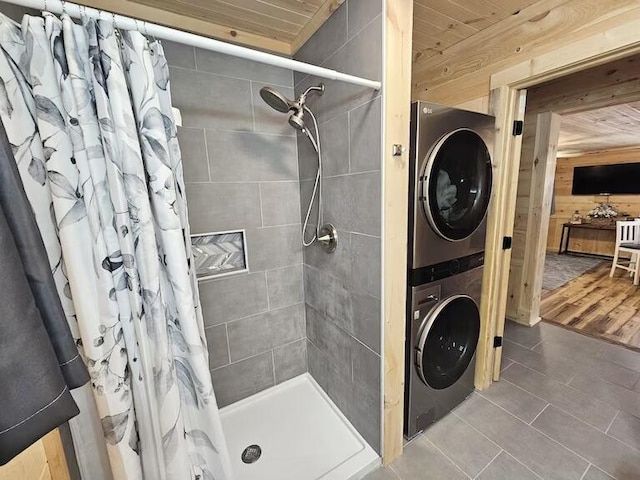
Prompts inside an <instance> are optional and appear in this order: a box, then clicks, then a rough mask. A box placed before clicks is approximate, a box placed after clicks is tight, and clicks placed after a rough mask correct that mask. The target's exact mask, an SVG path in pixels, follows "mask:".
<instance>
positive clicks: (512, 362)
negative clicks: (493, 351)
mask: <svg viewBox="0 0 640 480" xmlns="http://www.w3.org/2000/svg"><path fill="white" fill-rule="evenodd" d="M505 358H506V357H502V359H503V360H504V359H505ZM507 360H509V361H510V362H511V363H510V364H509V365H507V366H506V367H504V368H503V369H502V370H500V380H502V374H503V373H504V372H506V371H507V370H508V369H509V367H511V366H513V365H514V364H515V363H516V362H515V360H511V359H510V358H507ZM500 363H502V360H501V361H500ZM500 380H498V381H500Z"/></svg>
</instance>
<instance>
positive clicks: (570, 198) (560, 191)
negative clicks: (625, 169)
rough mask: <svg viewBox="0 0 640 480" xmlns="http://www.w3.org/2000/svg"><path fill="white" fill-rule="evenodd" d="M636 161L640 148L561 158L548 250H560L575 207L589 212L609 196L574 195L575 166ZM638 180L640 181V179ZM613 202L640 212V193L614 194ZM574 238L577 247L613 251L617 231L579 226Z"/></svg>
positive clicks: (590, 251) (588, 249)
mask: <svg viewBox="0 0 640 480" xmlns="http://www.w3.org/2000/svg"><path fill="white" fill-rule="evenodd" d="M633 162H640V148H637V149H631V150H611V151H608V152H594V153H590V154H587V155H583V156H578V157H569V158H559V159H558V162H557V168H556V174H555V184H554V198H555V212H554V213H552V214H551V219H550V222H549V236H548V238H547V249H548V250H555V251H557V249H558V245H559V243H560V235H561V231H562V224H563V223H565V222H567V221H568V220H569V219H570V218H571V215H572V214H573V212H574V211H575V210H579V211H580V213H581V214H582V215H583V216H586V214H587V212H588V211H589V210H591V209H592V208H593V207H595V206H597V205H598V204H599V203H600V202H602V201H603V200H605V198H603V197H602V196H599V195H571V185H572V182H573V168H574V167H578V166H580V167H583V166H592V165H611V164H614V163H633ZM638 181H639V182H640V179H638ZM609 202H610V203H611V204H612V205H614V206H615V207H617V208H618V210H620V211H621V212H624V213H628V214H630V215H633V216H638V215H640V195H611V197H609ZM571 238H572V240H571V245H572V249H574V250H580V251H585V252H589V253H598V254H602V255H613V247H614V240H615V234H614V232H602V231H586V230H576V231H575V232H572V234H571Z"/></svg>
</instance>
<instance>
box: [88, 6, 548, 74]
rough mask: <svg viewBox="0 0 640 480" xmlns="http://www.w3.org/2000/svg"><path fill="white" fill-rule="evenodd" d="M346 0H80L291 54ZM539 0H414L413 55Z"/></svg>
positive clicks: (432, 52)
mask: <svg viewBox="0 0 640 480" xmlns="http://www.w3.org/2000/svg"><path fill="white" fill-rule="evenodd" d="M344 1H345V0H80V3H83V4H86V5H89V6H94V7H98V8H103V9H105V10H110V11H115V12H116V13H121V14H128V15H131V16H135V17H137V18H142V19H146V20H149V21H153V22H156V23H161V24H165V25H171V26H177V27H179V28H182V29H185V30H189V31H192V32H194V33H199V34H206V35H209V36H212V37H217V38H221V39H223V40H230V41H234V42H236V43H241V44H245V45H248V46H252V47H259V48H263V49H265V50H272V51H275V52H278V53H283V54H292V53H295V52H296V51H297V50H298V48H300V47H301V46H302V45H303V44H304V42H306V41H307V40H308V39H309V38H310V37H311V35H313V33H315V31H316V30H317V29H318V28H320V26H321V25H322V24H323V23H324V22H325V21H326V20H327V19H328V18H329V16H331V14H332V13H333V12H334V11H335V10H336V9H337V8H338V7H340V5H341V4H343V3H344ZM360 1H364V2H367V1H374V0H360ZM378 1H379V0H378ZM536 1H537V0H415V1H414V27H413V42H414V45H413V57H414V61H418V60H419V61H420V62H423V61H425V60H427V59H429V58H431V57H434V56H437V55H440V54H442V52H443V50H445V49H447V48H449V47H451V46H452V45H455V44H457V43H459V42H461V41H462V40H464V39H466V38H468V37H470V36H472V35H474V34H476V33H478V32H480V31H481V30H484V29H486V28H488V27H490V26H492V25H494V24H496V23H498V22H500V21H501V20H505V19H507V18H509V17H511V16H513V15H517V14H518V13H519V12H520V11H521V10H522V9H524V8H526V7H528V6H530V5H531V4H533V3H536Z"/></svg>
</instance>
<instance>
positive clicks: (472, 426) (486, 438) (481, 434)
mask: <svg viewBox="0 0 640 480" xmlns="http://www.w3.org/2000/svg"><path fill="white" fill-rule="evenodd" d="M483 398H484V397H483ZM452 414H453V415H455V416H456V418H458V419H459V420H460V421H461V422H462V423H464V424H466V425H467V426H468V427H469V428H471V429H472V430H475V431H476V432H477V433H478V434H479V435H480V436H481V437H483V438H484V439H485V440H486V441H488V442H491V443H492V444H493V445H495V446H496V447H497V448H499V449H501V450H502V451H504V452H505V453H506V454H507V455H509V456H510V457H511V458H513V459H514V460H515V461H516V462H518V463H519V464H520V465H522V466H523V467H524V468H526V469H527V470H529V471H530V472H531V473H533V474H534V475H535V476H536V477H538V478H541V477H540V475H538V474H537V473H536V472H534V471H533V470H531V469H530V468H529V467H527V466H526V465H525V464H524V463H522V462H521V461H520V460H518V458H517V457H516V456H515V455H512V454H510V453H509V452H508V451H506V450H505V449H504V448H502V447H501V446H500V445H498V444H497V443H496V442H494V441H493V440H491V439H490V438H489V437H487V436H486V435H485V434H484V433H483V432H481V431H480V430H478V429H477V428H476V427H475V426H474V425H472V424H471V423H469V422H467V421H466V420H465V419H464V418H462V417H461V416H460V415H457V414H456V413H455V411H453V412H452ZM516 418H518V417H516ZM518 420H519V419H518ZM521 421H522V420H521ZM523 423H524V422H523Z"/></svg>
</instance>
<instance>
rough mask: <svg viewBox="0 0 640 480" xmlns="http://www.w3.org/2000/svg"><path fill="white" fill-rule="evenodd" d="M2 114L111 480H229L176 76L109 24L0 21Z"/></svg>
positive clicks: (141, 41) (155, 54)
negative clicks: (174, 100) (79, 360)
mask: <svg viewBox="0 0 640 480" xmlns="http://www.w3.org/2000/svg"><path fill="white" fill-rule="evenodd" d="M0 47H1V48H2V52H0V118H1V119H2V122H3V124H4V125H5V129H6V130H7V135H8V137H9V140H10V142H11V144H12V148H13V151H14V156H15V158H16V162H17V164H18V169H19V171H20V175H21V178H22V181H23V183H24V186H25V190H26V192H27V196H28V198H29V201H30V203H31V205H32V207H33V210H34V213H35V215H36V219H37V222H38V226H39V228H40V231H41V234H42V236H43V239H44V242H45V246H46V248H47V253H48V255H49V260H50V263H51V267H52V271H53V273H54V278H55V281H56V285H57V286H58V291H59V293H60V295H61V298H62V300H63V306H64V308H65V312H66V314H67V317H68V319H69V323H70V325H71V328H72V332H73V334H74V336H75V338H76V339H77V344H78V348H79V349H80V351H81V353H82V355H83V357H84V359H85V361H86V362H87V365H88V367H89V372H90V374H91V379H92V381H91V385H92V389H93V394H94V397H95V402H96V406H97V410H98V413H99V416H100V422H101V425H102V430H103V433H104V442H106V445H107V452H108V455H109V462H110V465H111V469H112V472H113V476H114V478H115V479H117V480H119V479H126V480H134V479H147V480H156V479H169V480H174V479H175V480H187V479H193V480H196V479H198V480H213V479H215V480H227V479H230V478H231V466H230V460H229V457H228V453H227V449H226V445H225V441H224V437H223V434H222V427H221V422H220V417H219V414H218V409H217V405H216V400H215V396H214V393H213V388H212V384H211V378H210V375H209V371H208V354H207V349H206V344H205V340H204V330H203V322H202V316H201V312H200V303H199V299H198V295H197V288H196V281H195V273H194V271H193V269H192V261H191V260H192V255H191V243H190V238H189V226H188V221H187V206H186V201H185V191H184V181H183V176H182V164H181V158H180V148H179V146H178V141H177V137H176V127H175V124H174V121H173V115H172V111H171V98H170V91H169V72H168V66H167V63H166V60H165V57H164V54H163V51H162V46H161V45H160V44H159V43H158V42H153V43H149V42H148V41H147V39H146V38H145V37H144V36H143V35H141V34H140V33H138V32H123V33H120V32H118V31H117V30H116V29H115V28H114V25H113V24H112V23H111V22H109V21H102V20H99V21H93V20H84V21H83V22H82V25H78V24H75V23H74V22H73V21H72V20H71V19H70V18H69V17H68V16H66V15H63V16H62V17H61V19H59V18H57V17H55V16H53V15H51V14H48V13H44V14H43V17H33V16H28V15H27V16H25V17H24V19H23V21H22V24H21V25H18V24H16V23H15V22H13V21H12V20H10V19H8V18H7V17H4V16H2V17H1V18H0Z"/></svg>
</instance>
